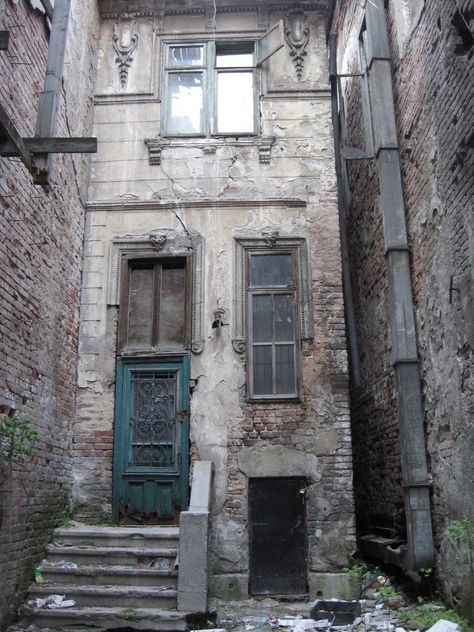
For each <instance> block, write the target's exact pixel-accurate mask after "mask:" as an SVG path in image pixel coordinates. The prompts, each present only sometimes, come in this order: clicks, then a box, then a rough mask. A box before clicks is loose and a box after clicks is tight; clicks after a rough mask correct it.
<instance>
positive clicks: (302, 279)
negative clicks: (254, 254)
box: [232, 227, 314, 353]
mask: <svg viewBox="0 0 474 632" xmlns="http://www.w3.org/2000/svg"><path fill="white" fill-rule="evenodd" d="M269 236H270V237H269ZM269 238H270V245H269V243H268V239H269ZM234 239H235V295H234V329H233V336H232V346H233V348H234V351H235V352H236V353H244V352H245V348H246V342H245V341H246V339H247V331H246V320H247V318H246V283H245V279H246V265H247V263H246V261H247V252H249V251H252V250H262V249H267V248H272V249H273V248H278V249H285V250H291V251H293V252H294V254H295V260H296V265H297V274H298V286H299V287H298V315H299V321H300V327H301V338H302V339H303V340H311V339H312V338H313V336H314V331H313V329H314V326H313V305H312V299H311V274H310V269H309V256H308V244H307V240H306V239H304V238H302V237H280V235H279V231H278V230H275V229H274V228H273V227H272V228H268V229H265V230H263V231H262V237H260V238H259V237H257V238H254V237H251V236H242V237H240V236H236V237H234Z"/></svg>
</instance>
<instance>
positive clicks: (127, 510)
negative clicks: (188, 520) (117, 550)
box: [113, 354, 189, 520]
mask: <svg viewBox="0 0 474 632" xmlns="http://www.w3.org/2000/svg"><path fill="white" fill-rule="evenodd" d="M188 383H189V358H188V356H187V355H186V354H183V355H179V356H168V357H163V358H160V359H159V360H157V359H154V360H151V359H150V360H145V359H143V360H136V359H121V360H120V361H119V364H118V366H117V387H116V388H117V391H116V416H115V431H114V498H113V500H114V516H115V518H120V517H129V518H130V517H133V518H140V517H146V518H147V519H150V520H152V519H153V517H156V518H157V519H165V518H166V519H173V518H175V517H176V514H177V512H179V510H183V509H186V507H187V498H188V452H189V446H188V441H189V439H188V435H189V415H188V408H189V392H188ZM140 519H141V518H140Z"/></svg>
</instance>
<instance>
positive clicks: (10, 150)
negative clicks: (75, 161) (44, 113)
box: [0, 137, 97, 156]
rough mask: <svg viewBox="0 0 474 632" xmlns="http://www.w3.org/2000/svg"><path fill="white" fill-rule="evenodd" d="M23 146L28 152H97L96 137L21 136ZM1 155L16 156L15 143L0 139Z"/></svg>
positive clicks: (17, 152)
mask: <svg viewBox="0 0 474 632" xmlns="http://www.w3.org/2000/svg"><path fill="white" fill-rule="evenodd" d="M21 141H22V143H23V146H24V147H25V148H26V150H28V151H29V152H30V153H32V154H35V153H41V154H94V153H96V152H97V138H36V137H35V138H22V139H21ZM0 154H1V155H2V156H18V155H19V151H18V147H17V146H16V143H14V142H12V141H11V140H10V142H8V141H7V142H4V143H2V142H1V141H0Z"/></svg>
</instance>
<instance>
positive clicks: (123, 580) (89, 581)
mask: <svg viewBox="0 0 474 632" xmlns="http://www.w3.org/2000/svg"><path fill="white" fill-rule="evenodd" d="M42 572H43V578H44V584H46V585H50V584H53V583H54V584H57V583H59V584H63V585H66V586H67V585H68V582H70V583H72V584H75V585H76V586H77V585H81V584H82V585H94V586H111V585H126V586H150V584H152V585H166V586H168V587H176V585H177V579H178V572H177V571H169V570H162V569H157V568H136V567H134V566H98V565H97V566H95V565H94V566H78V567H77V568H62V567H61V566H43V567H42Z"/></svg>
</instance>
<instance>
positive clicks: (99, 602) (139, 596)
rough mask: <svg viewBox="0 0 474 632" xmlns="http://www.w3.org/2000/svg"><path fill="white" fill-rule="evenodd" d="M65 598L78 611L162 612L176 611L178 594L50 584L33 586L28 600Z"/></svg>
mask: <svg viewBox="0 0 474 632" xmlns="http://www.w3.org/2000/svg"><path fill="white" fill-rule="evenodd" d="M52 594H53V595H65V598H66V599H73V600H74V601H75V602H76V607H83V606H88V607H107V608H114V607H122V608H132V607H133V608H160V609H163V610H176V603H177V601H176V595H177V591H176V590H173V589H172V588H166V587H155V586H153V587H151V586H150V587H146V588H143V587H137V586H87V585H86V586H79V585H74V584H68V585H65V584H46V585H44V584H43V585H41V586H39V585H36V584H33V585H32V586H30V589H29V594H28V599H29V600H30V599H36V598H40V599H46V598H47V597H49V595H52Z"/></svg>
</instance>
